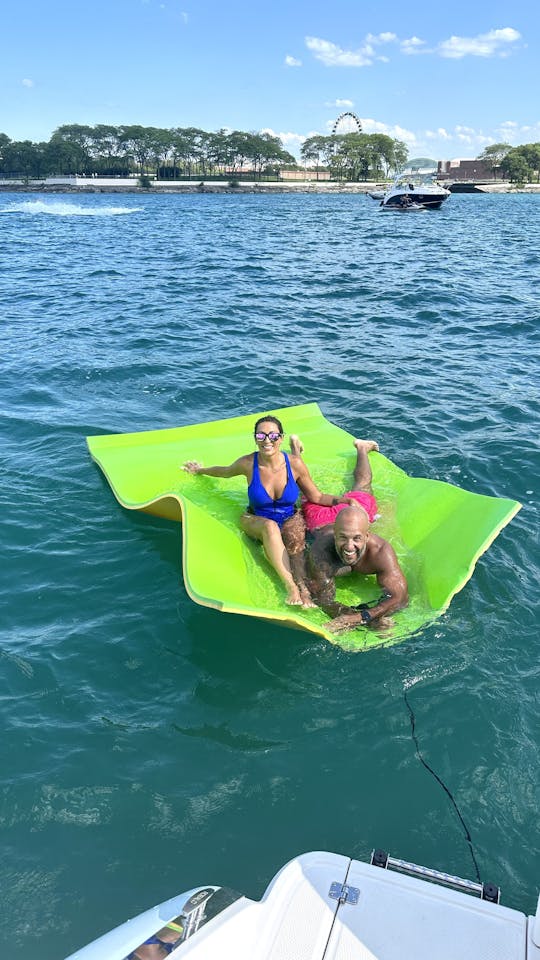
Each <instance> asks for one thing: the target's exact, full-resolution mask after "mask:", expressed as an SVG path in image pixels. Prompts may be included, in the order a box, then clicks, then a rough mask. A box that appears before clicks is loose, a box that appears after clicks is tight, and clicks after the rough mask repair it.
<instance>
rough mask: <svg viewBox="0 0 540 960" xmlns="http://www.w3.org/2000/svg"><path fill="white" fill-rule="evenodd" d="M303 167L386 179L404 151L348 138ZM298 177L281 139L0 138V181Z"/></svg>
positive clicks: (182, 131)
mask: <svg viewBox="0 0 540 960" xmlns="http://www.w3.org/2000/svg"><path fill="white" fill-rule="evenodd" d="M301 157H302V161H303V164H305V165H309V166H310V167H312V168H313V169H314V170H315V171H316V175H318V173H319V172H320V171H321V170H324V171H328V172H329V173H330V176H331V177H332V178H334V179H337V180H369V179H378V178H381V177H385V176H388V174H389V172H390V171H394V170H397V169H398V168H399V167H400V166H401V165H402V164H403V163H404V162H405V161H406V159H407V148H406V146H405V144H404V143H402V142H401V141H399V140H394V139H392V138H391V137H388V136H385V135H383V134H371V135H369V134H364V133H348V134H343V135H341V136H339V135H336V134H332V135H331V136H326V137H325V136H317V137H310V138H309V139H308V140H306V141H305V142H304V144H303V145H302V148H301ZM284 168H289V169H299V166H298V163H297V161H296V159H295V157H293V156H292V154H290V153H289V152H288V151H287V150H285V149H284V147H283V143H282V142H281V140H280V139H279V137H276V136H273V135H272V134H269V133H246V132H244V131H241V130H233V131H227V130H223V129H222V130H218V131H217V132H214V133H208V132H206V131H204V130H200V129H198V128H197V127H174V128H172V129H164V128H161V127H142V126H138V125H131V126H120V127H117V126H112V125H109V124H97V125H96V126H85V125H83V124H76V123H74V124H65V125H64V126H61V127H58V129H57V130H55V131H54V133H53V134H52V136H51V138H50V140H49V141H46V142H42V143H34V142H32V141H30V140H23V141H13V140H10V138H9V137H8V136H6V134H2V133H0V177H7V178H9V177H11V178H17V177H22V178H25V179H30V178H34V177H35V178H41V177H47V176H66V175H67V176H70V175H75V174H79V175H82V176H109V177H114V176H123V177H126V176H134V175H135V176H144V175H151V176H153V177H155V178H156V179H158V180H167V179H177V178H185V177H188V178H200V177H209V176H210V177H212V176H215V177H231V176H232V177H241V176H242V175H247V174H248V172H249V175H250V176H253V175H255V176H256V177H262V176H263V175H264V176H274V177H277V176H279V172H280V170H282V169H284Z"/></svg>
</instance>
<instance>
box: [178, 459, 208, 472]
mask: <svg viewBox="0 0 540 960" xmlns="http://www.w3.org/2000/svg"><path fill="white" fill-rule="evenodd" d="M202 468H203V465H202V463H199V461H198V460H186V462H185V463H184V465H183V467H182V470H185V471H186V473H200V472H201V470H202Z"/></svg>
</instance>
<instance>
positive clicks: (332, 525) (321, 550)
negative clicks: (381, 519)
mask: <svg viewBox="0 0 540 960" xmlns="http://www.w3.org/2000/svg"><path fill="white" fill-rule="evenodd" d="M354 445H355V447H356V454H357V456H356V466H355V470H354V485H353V487H352V489H351V490H350V491H349V492H348V493H346V494H344V498H348V499H349V505H348V506H343V505H338V506H332V507H324V506H320V505H317V504H311V503H304V504H303V506H302V509H303V512H304V518H305V521H306V526H307V528H308V530H309V531H311V533H312V535H313V542H312V543H311V546H310V547H309V549H308V551H307V576H308V586H309V590H310V592H311V595H312V597H313V599H314V600H315V602H316V603H317V605H318V606H320V607H322V609H323V610H324V611H325V613H328V615H329V616H330V617H331V618H332V620H331V623H330V624H329V625H328V629H329V630H330V631H331V632H332V633H341V632H342V631H344V630H351V629H353V628H354V627H356V626H359V625H361V626H371V625H373V627H374V628H379V629H385V628H386V627H388V626H390V625H391V621H388V619H387V618H388V616H389V614H391V613H394V612H395V611H396V610H400V609H401V608H402V607H405V606H406V605H407V603H408V599H409V597H408V592H407V581H406V580H405V577H404V575H403V572H402V570H401V568H400V566H399V563H398V560H397V557H396V554H395V553H394V550H393V548H392V547H391V546H390V544H389V543H388V541H387V540H383V539H382V537H378V536H377V534H375V533H372V532H371V531H370V529H369V525H370V522H372V521H373V520H374V518H375V515H376V513H377V504H376V501H375V498H374V496H373V494H372V491H371V467H370V465H369V458H368V453H369V451H370V450H378V449H379V447H378V445H377V444H376V443H375V441H373V440H355V441H354ZM302 450H303V447H302V444H301V442H300V440H299V438H298V437H297V436H295V435H292V436H291V452H292V453H294V454H296V455H297V456H300V455H301V453H302ZM353 572H354V573H362V574H374V575H375V577H376V578H377V583H378V585H379V587H380V588H381V590H382V595H381V597H380V598H379V599H378V600H377V601H376V602H375V603H374V604H373V605H371V604H360V605H359V606H358V607H349V606H346V605H344V604H342V603H338V601H337V600H336V583H335V578H336V577H342V576H346V575H347V574H348V573H353Z"/></svg>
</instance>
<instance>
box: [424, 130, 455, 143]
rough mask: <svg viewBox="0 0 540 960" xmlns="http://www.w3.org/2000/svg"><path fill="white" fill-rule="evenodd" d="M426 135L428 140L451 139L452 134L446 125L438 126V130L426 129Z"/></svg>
mask: <svg viewBox="0 0 540 960" xmlns="http://www.w3.org/2000/svg"><path fill="white" fill-rule="evenodd" d="M424 136H425V137H426V139H427V140H451V139H452V134H451V133H448V130H445V129H444V127H437V129H436V130H426V132H425V134H424Z"/></svg>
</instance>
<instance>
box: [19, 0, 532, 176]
mask: <svg viewBox="0 0 540 960" xmlns="http://www.w3.org/2000/svg"><path fill="white" fill-rule="evenodd" d="M537 11H538V7H537V3H535V4H534V6H533V2H532V0H515V2H514V3H504V4H503V3H502V2H500V0H494V2H492V3H490V4H474V3H472V2H471V0H467V2H465V0H455V2H452V0H448V2H447V3H444V2H441V0H439V2H433V0H430V2H426V0H417V2H416V3H414V4H403V3H399V4H398V3H397V2H394V0H387V2H386V3H381V2H380V0H379V2H374V0H362V2H360V0H332V2H327V3H324V4H322V3H316V2H308V0H271V2H268V3H266V4H261V3H256V2H255V0H250V2H248V0H221V2H219V3H218V2H217V0H107V2H105V0H94V2H92V3H85V2H79V3H73V2H69V3H68V2H67V0H49V2H47V0H25V2H24V3H18V4H17V3H7V4H6V5H5V7H4V12H3V14H2V17H1V19H0V31H1V37H2V44H1V48H2V55H1V58H0V90H1V101H0V132H2V133H5V134H7V135H8V136H9V137H11V139H13V140H23V139H29V140H34V141H39V140H48V139H49V137H50V135H51V133H52V132H53V130H54V129H55V128H56V127H58V126H60V125H61V124H65V123H83V124H90V125H94V124H97V123H111V124H118V125H119V124H131V123H139V124H142V125H144V126H158V127H188V126H196V127H200V128H202V129H203V130H218V129H219V128H221V127H225V128H230V129H239V130H268V131H271V132H272V133H275V134H277V135H279V136H280V137H281V138H282V139H283V141H284V144H285V146H286V147H287V149H289V150H290V151H291V152H292V153H296V154H297V153H298V149H299V146H300V144H301V142H302V140H303V139H304V138H305V137H307V136H312V135H313V134H316V133H321V134H326V133H329V132H330V129H331V126H332V124H333V122H334V121H335V119H336V118H337V117H338V116H339V115H340V114H341V113H343V112H345V111H353V112H354V113H356V114H357V115H358V117H360V119H361V121H362V125H363V129H364V130H365V132H367V133H373V132H382V133H387V134H389V135H390V136H395V137H398V138H399V139H401V140H404V141H405V142H406V144H407V146H408V148H409V155H410V156H411V157H415V156H426V157H432V158H434V159H452V158H456V157H476V156H478V154H479V153H480V152H481V151H482V150H483V149H484V147H485V146H486V145H488V144H490V143H494V142H498V141H506V142H509V143H513V144H518V143H528V142H531V141H535V142H536V141H540V106H539V99H538V94H537V91H538V87H539V69H538V64H539V60H540V16H539V14H538V12H537ZM345 131H346V127H345V126H344V125H342V126H341V127H340V132H345Z"/></svg>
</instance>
